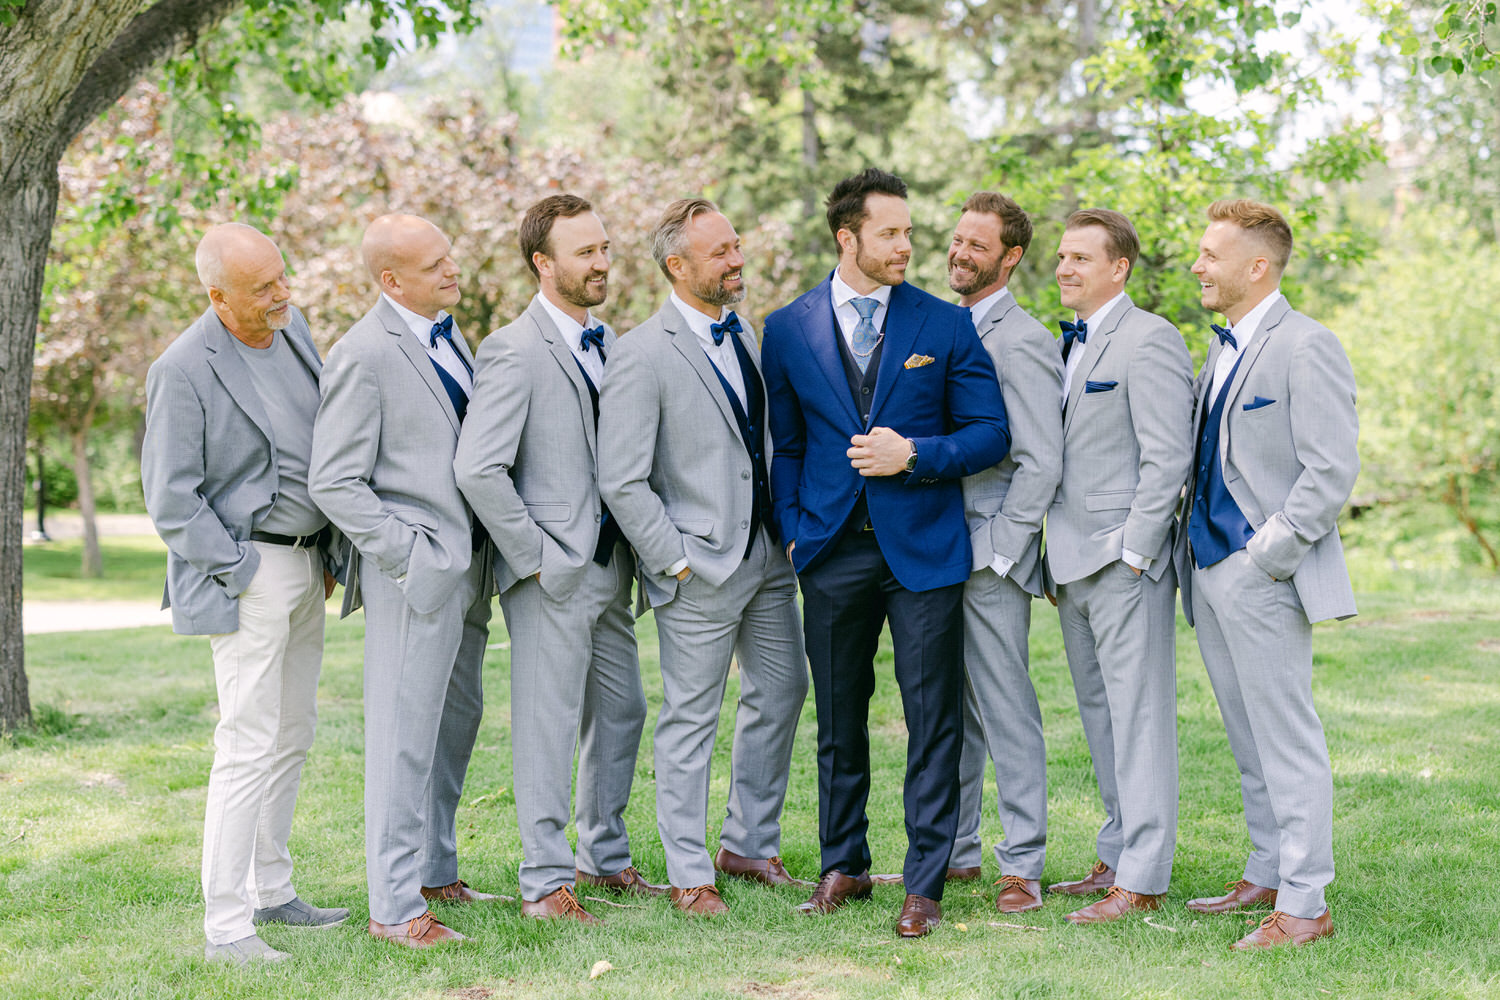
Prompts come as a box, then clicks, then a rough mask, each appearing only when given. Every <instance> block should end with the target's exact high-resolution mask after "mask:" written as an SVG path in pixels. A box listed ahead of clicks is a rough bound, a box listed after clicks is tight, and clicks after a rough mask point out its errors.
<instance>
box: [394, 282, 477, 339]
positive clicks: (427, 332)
mask: <svg viewBox="0 0 1500 1000" xmlns="http://www.w3.org/2000/svg"><path fill="white" fill-rule="evenodd" d="M380 297H381V298H382V299H385V300H386V301H387V302H389V303H390V305H391V308H392V309H394V310H396V315H397V316H400V317H401V318H402V319H403V320H405V321H406V328H407V329H408V330H410V331H411V332H412V334H413V335H414V336H415V337H416V338H417V339H418V340H420V341H421V342H422V346H423V347H431V346H432V324H433V323H435V322H442V319H443V317H444V316H446V315H448V310H446V309H443V310H439V312H438V317H437V319H436V320H430V319H428V318H427V317H426V316H420V315H418V314H417V313H414V312H412V311H411V310H410V309H408V308H406V307H405V306H403V305H402V304H401V303H399V302H397V301H396V300H395V299H393V298H391V297H390V296H389V295H387V294H385V292H381V293H380ZM453 335H454V336H455V337H456V336H458V324H457V323H454V324H453Z"/></svg>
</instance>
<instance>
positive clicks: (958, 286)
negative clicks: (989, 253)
mask: <svg viewBox="0 0 1500 1000" xmlns="http://www.w3.org/2000/svg"><path fill="white" fill-rule="evenodd" d="M955 263H956V262H955V260H954V259H953V258H952V257H949V258H948V287H949V288H951V289H953V291H955V292H957V293H958V294H960V295H969V294H971V293H973V292H977V291H979V290H980V289H981V288H988V287H989V286H990V285H992V284H994V283H995V282H996V281H998V280H1000V261H999V260H998V259H997V260H996V261H995V265H994V267H991V268H989V269H985V268H982V267H980V266H979V265H978V264H977V263H976V262H975V261H974V259H973V258H970V259H969V265H970V266H971V267H973V268H974V272H973V276H972V277H967V278H965V277H963V276H960V275H955V274H954V271H953V265H954V264H955Z"/></svg>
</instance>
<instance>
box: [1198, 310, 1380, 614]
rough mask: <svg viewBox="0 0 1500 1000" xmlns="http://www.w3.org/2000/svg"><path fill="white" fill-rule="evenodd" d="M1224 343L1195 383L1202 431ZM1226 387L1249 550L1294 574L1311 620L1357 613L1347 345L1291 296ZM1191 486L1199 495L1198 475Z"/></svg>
mask: <svg viewBox="0 0 1500 1000" xmlns="http://www.w3.org/2000/svg"><path fill="white" fill-rule="evenodd" d="M1220 347H1221V345H1220V344H1219V341H1218V340H1217V339H1215V340H1214V343H1213V344H1212V346H1211V347H1210V348H1209V351H1208V359H1207V360H1206V361H1205V362H1204V363H1203V370H1202V371H1201V372H1199V373H1198V378H1197V380H1196V381H1195V382H1194V383H1193V390H1194V394H1195V397H1196V399H1197V405H1196V407H1195V408H1194V411H1193V427H1194V428H1195V429H1196V428H1197V427H1198V425H1199V423H1200V422H1201V421H1202V418H1203V416H1202V415H1203V408H1204V407H1205V406H1211V405H1212V401H1211V400H1206V399H1205V398H1204V395H1205V389H1206V388H1207V383H1208V381H1209V380H1210V379H1211V378H1212V377H1213V371H1214V365H1215V363H1217V361H1218V358H1219V351H1220ZM1227 392H1228V393H1229V395H1228V396H1227V397H1226V398H1225V400H1224V412H1223V414H1222V416H1221V417H1220V421H1219V454H1220V455H1221V456H1222V457H1223V463H1224V464H1223V470H1224V485H1225V487H1226V488H1228V490H1229V495H1230V496H1232V497H1234V502H1235V503H1236V504H1237V505H1238V506H1239V508H1240V512H1241V513H1242V514H1244V515H1245V518H1246V520H1248V521H1249V522H1250V526H1251V527H1252V528H1254V529H1255V534H1254V535H1253V536H1252V537H1251V539H1250V542H1249V544H1248V545H1246V547H1245V548H1246V551H1247V552H1248V553H1249V555H1250V558H1251V559H1252V560H1254V561H1255V564H1256V565H1257V566H1259V567H1260V568H1261V569H1263V570H1265V571H1266V572H1267V573H1269V574H1270V575H1271V576H1273V577H1275V578H1276V579H1278V580H1286V579H1290V580H1291V581H1292V585H1293V586H1294V587H1296V588H1297V596H1298V598H1299V599H1300V600H1301V601H1302V608H1303V610H1304V611H1305V612H1306V613H1307V619H1308V621H1310V622H1317V621H1324V620H1326V619H1329V618H1350V617H1353V616H1354V614H1355V607H1354V591H1353V588H1352V587H1351V585H1350V582H1349V571H1348V569H1347V568H1346V567H1345V565H1344V547H1343V543H1342V542H1341V541H1340V539H1339V529H1338V516H1339V511H1340V510H1342V509H1343V506H1344V504H1345V503H1346V502H1347V501H1348V500H1349V494H1350V493H1351V492H1353V490H1354V480H1355V478H1356V477H1357V476H1358V475H1359V450H1358V446H1357V442H1358V439H1359V419H1358V417H1357V416H1356V415H1355V412H1354V395H1355V393H1354V371H1353V369H1352V368H1351V367H1350V366H1349V358H1348V356H1347V355H1345V353H1344V348H1343V345H1342V344H1340V343H1339V341H1338V338H1337V337H1335V336H1334V335H1333V334H1332V333H1330V332H1329V330H1328V328H1327V327H1325V326H1323V325H1322V324H1321V323H1318V322H1317V321H1316V320H1313V319H1311V318H1309V317H1307V316H1304V315H1303V314H1302V313H1299V312H1297V311H1295V310H1294V309H1292V307H1291V306H1290V305H1289V304H1288V303H1287V302H1286V300H1285V299H1283V300H1281V301H1280V302H1277V303H1276V304H1275V305H1273V306H1272V307H1271V308H1270V311H1268V312H1267V313H1266V316H1265V319H1264V320H1262V321H1261V328H1260V332H1259V333H1257V334H1256V336H1255V339H1254V340H1253V341H1252V342H1251V343H1250V346H1249V348H1248V349H1247V350H1246V351H1245V353H1244V355H1243V356H1242V357H1241V358H1240V362H1239V368H1238V370H1237V371H1236V372H1235V374H1234V380H1233V381H1232V382H1230V384H1229V388H1228V390H1227ZM1189 471H1190V472H1191V470H1189ZM1187 488H1188V492H1187V495H1188V501H1189V502H1191V500H1192V497H1193V489H1194V483H1193V482H1192V481H1191V480H1190V481H1189V482H1188V487H1187ZM1184 523H1186V520H1184ZM1181 534H1182V538H1181V539H1179V541H1178V545H1177V558H1178V576H1179V578H1180V579H1181V581H1182V583H1181V586H1182V606H1183V610H1184V611H1185V613H1186V614H1187V618H1188V621H1189V622H1191V621H1192V620H1193V602H1192V593H1191V589H1190V588H1191V585H1192V584H1191V576H1192V574H1191V572H1190V565H1189V558H1190V556H1189V553H1188V544H1187V532H1186V531H1185V530H1184V531H1183V532H1182V533H1181Z"/></svg>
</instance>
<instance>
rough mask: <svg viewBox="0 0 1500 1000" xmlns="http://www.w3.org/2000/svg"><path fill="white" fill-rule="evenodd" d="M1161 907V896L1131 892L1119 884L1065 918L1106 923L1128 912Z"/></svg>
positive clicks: (1075, 922)
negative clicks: (1095, 900) (1101, 897)
mask: <svg viewBox="0 0 1500 1000" xmlns="http://www.w3.org/2000/svg"><path fill="white" fill-rule="evenodd" d="M1159 909H1161V896H1159V895H1158V896H1152V895H1148V894H1147V893H1144V892H1131V891H1130V890H1129V889H1121V888H1120V887H1119V886H1117V885H1112V886H1110V887H1109V892H1107V893H1105V894H1104V898H1103V899H1101V900H1099V901H1098V902H1097V903H1090V904H1089V905H1088V906H1085V907H1084V908H1083V909H1081V910H1074V911H1073V912H1072V913H1070V914H1068V915H1067V916H1066V917H1064V918H1063V919H1064V920H1066V921H1067V922H1068V923H1070V924H1105V923H1108V922H1109V921H1111V920H1119V919H1120V918H1121V917H1123V916H1124V915H1125V914H1127V913H1133V912H1135V911H1138V910H1139V911H1145V910H1159Z"/></svg>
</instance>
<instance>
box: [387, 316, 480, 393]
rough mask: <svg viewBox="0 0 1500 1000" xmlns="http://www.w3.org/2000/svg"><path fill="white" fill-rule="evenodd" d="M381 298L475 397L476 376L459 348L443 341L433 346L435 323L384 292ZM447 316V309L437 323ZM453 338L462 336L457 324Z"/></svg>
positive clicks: (460, 385) (450, 373)
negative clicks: (433, 326) (433, 327)
mask: <svg viewBox="0 0 1500 1000" xmlns="http://www.w3.org/2000/svg"><path fill="white" fill-rule="evenodd" d="M380 297H381V298H383V299H385V300H386V301H387V302H389V303H390V304H391V308H393V309H395V310H396V314H397V315H399V316H400V317H401V318H402V319H404V320H405V321H406V327H407V329H409V330H411V333H412V336H413V337H416V338H417V341H418V342H419V343H420V344H421V345H422V350H424V351H426V352H427V356H428V357H429V358H431V359H432V360H433V361H435V362H437V364H438V365H440V366H441V367H442V369H443V371H445V372H447V373H448V374H449V375H451V376H452V377H453V381H455V382H457V383H458V387H459V388H460V389H462V390H463V391H464V395H465V396H473V395H474V374H473V372H471V371H469V365H468V362H466V361H465V360H464V359H463V356H462V355H460V354H459V353H458V347H457V346H456V345H454V344H451V343H444V342H443V341H441V340H439V341H438V342H437V346H436V347H434V346H433V345H432V324H433V323H434V322H435V321H434V320H430V319H427V318H426V317H425V316H418V315H417V314H416V313H414V312H412V311H411V310H410V309H408V308H406V307H405V306H403V305H402V304H401V303H399V302H397V301H396V300H395V299H393V298H391V297H390V296H389V295H387V294H385V293H384V292H381V293H380ZM446 315H448V311H447V310H446V309H444V310H440V311H439V312H438V318H437V320H436V321H437V322H440V321H441V320H442V318H443V317H444V316H446ZM453 336H454V337H458V336H460V334H459V332H458V324H457V323H454V324H453Z"/></svg>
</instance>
